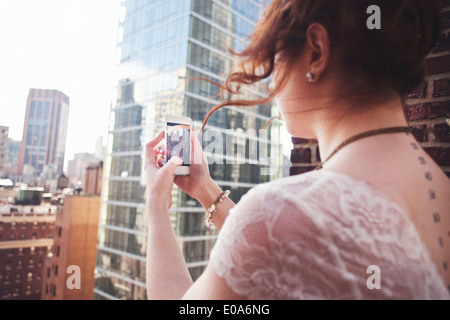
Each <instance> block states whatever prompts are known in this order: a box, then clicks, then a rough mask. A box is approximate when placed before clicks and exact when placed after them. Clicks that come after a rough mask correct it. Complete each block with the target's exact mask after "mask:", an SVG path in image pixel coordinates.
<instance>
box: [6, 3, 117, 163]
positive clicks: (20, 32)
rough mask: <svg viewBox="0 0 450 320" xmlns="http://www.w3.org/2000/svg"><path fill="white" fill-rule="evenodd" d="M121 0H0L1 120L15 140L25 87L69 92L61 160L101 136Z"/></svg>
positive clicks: (110, 87)
mask: <svg viewBox="0 0 450 320" xmlns="http://www.w3.org/2000/svg"><path fill="white" fill-rule="evenodd" d="M119 6H120V0H1V1H0V30H1V31H0V34H1V47H2V49H1V51H0V70H1V71H0V72H1V77H0V125H4V126H8V127H10V131H9V137H10V138H13V139H16V140H21V139H22V131H23V123H24V116H25V108H26V99H27V95H28V90H29V88H40V89H56V90H59V91H62V92H64V93H65V94H66V95H67V96H69V98H70V114H69V127H68V131H67V142H66V159H65V160H66V162H67V160H70V159H72V158H73V154H74V153H78V152H90V153H94V151H95V143H96V140H97V137H98V136H103V137H104V140H103V141H104V143H106V138H107V130H108V121H109V107H110V101H111V97H112V90H113V86H114V79H115V77H114V71H115V70H114V64H115V46H116V34H117V25H118V11H119Z"/></svg>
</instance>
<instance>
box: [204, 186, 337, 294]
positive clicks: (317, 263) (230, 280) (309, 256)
mask: <svg viewBox="0 0 450 320" xmlns="http://www.w3.org/2000/svg"><path fill="white" fill-rule="evenodd" d="M280 191H281V190H280ZM276 194H278V193H277V192H273V189H271V190H267V188H265V187H264V186H262V187H260V186H258V187H256V188H255V189H253V190H251V191H250V192H248V193H247V194H246V195H245V196H244V197H243V198H242V199H241V201H240V202H239V204H238V205H237V206H236V207H235V208H234V209H233V210H232V211H231V212H230V215H229V217H228V218H227V219H226V221H225V223H224V226H223V228H222V230H221V232H220V235H219V238H218V240H217V242H216V244H215V247H214V249H213V251H212V253H211V261H212V263H213V265H214V268H215V270H216V272H217V274H218V275H219V276H220V277H222V278H224V279H225V281H226V282H227V284H228V285H229V286H230V287H231V288H232V289H233V290H234V291H235V292H236V293H238V294H239V295H242V296H245V297H247V298H249V299H255V300H256V299H323V298H325V297H330V298H333V297H335V295H336V288H337V285H336V284H332V283H331V281H330V279H329V278H328V277H325V276H324V275H325V274H327V275H333V273H334V272H333V269H331V268H328V266H330V265H333V264H335V263H336V261H334V259H333V257H334V255H333V253H332V252H330V251H329V249H328V246H327V243H326V239H324V238H323V237H321V236H320V235H321V234H322V231H321V230H320V228H318V227H317V224H316V223H315V222H314V221H312V220H311V219H310V218H308V217H307V216H306V215H302V214H301V212H299V210H298V209H297V210H295V212H293V210H292V208H293V207H296V206H292V205H291V204H290V203H289V201H286V200H285V199H284V200H283V201H280V198H279V197H277V196H276ZM305 210H311V208H305ZM325 269H326V270H325ZM334 278H335V279H336V278H337V277H334ZM312 279H314V280H312ZM299 284H301V285H299ZM341 289H345V288H344V287H342V288H341Z"/></svg>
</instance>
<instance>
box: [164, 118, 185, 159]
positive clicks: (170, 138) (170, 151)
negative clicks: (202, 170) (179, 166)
mask: <svg viewBox="0 0 450 320" xmlns="http://www.w3.org/2000/svg"><path fill="white" fill-rule="evenodd" d="M190 134H191V127H190V125H189V124H184V123H175V122H167V132H166V143H167V161H169V160H170V159H171V158H172V157H179V158H180V159H182V160H183V166H189V165H190V155H191V136H190Z"/></svg>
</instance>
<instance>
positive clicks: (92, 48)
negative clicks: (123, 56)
mask: <svg viewBox="0 0 450 320" xmlns="http://www.w3.org/2000/svg"><path fill="white" fill-rule="evenodd" d="M120 2H121V0H0V30H1V32H0V34H1V44H2V45H1V47H2V50H1V51H0V70H1V71H0V72H1V77H0V125H4V126H8V127H10V131H9V137H10V138H12V139H16V140H21V139H22V131H23V123H24V116H25V109H26V99H27V95H28V90H29V89H30V88H40V89H56V90H59V91H62V92H64V93H65V94H66V95H67V96H69V98H70V113H69V127H68V131H67V141H66V157H65V162H66V163H67V161H68V160H71V159H72V158H73V154H74V153H79V152H90V153H94V151H95V143H96V140H97V138H98V137H99V136H103V137H104V140H103V142H104V143H105V144H106V140H107V131H108V122H109V107H110V102H111V97H112V90H113V86H114V85H115V83H114V81H115V75H114V72H115V68H114V66H115V57H116V49H115V47H116V39H117V26H118V20H119V18H118V16H119V7H120ZM283 131H284V130H283ZM283 133H284V132H283ZM283 138H284V139H283V140H284V141H286V142H287V143H285V146H284V147H285V149H284V151H285V152H286V153H287V154H289V152H290V149H291V147H292V145H291V143H290V137H289V136H285V137H283Z"/></svg>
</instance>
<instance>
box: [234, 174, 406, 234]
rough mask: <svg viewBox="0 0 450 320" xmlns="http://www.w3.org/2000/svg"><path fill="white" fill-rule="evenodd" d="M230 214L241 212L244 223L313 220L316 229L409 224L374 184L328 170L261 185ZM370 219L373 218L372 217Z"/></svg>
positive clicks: (251, 191) (395, 204)
mask: <svg viewBox="0 0 450 320" xmlns="http://www.w3.org/2000/svg"><path fill="white" fill-rule="evenodd" d="M232 211H233V212H230V215H233V214H234V211H236V212H239V213H238V214H239V219H240V220H241V221H242V222H244V221H247V220H248V221H249V222H250V221H252V220H255V219H257V220H262V219H269V220H273V219H278V218H279V217H280V215H283V221H285V222H286V223H288V224H289V223H291V221H290V220H288V219H286V218H285V217H286V216H287V217H291V218H292V219H295V220H296V219H298V218H299V217H302V219H307V220H310V221H311V222H312V223H314V224H315V225H321V224H324V223H326V224H332V223H334V221H340V222H342V221H356V220H364V219H372V218H373V216H376V217H377V218H378V219H384V218H387V217H389V219H391V220H393V219H394V217H395V221H391V222H392V223H397V224H405V223H407V224H408V222H407V220H408V218H407V215H406V213H405V212H404V211H403V209H402V208H401V207H400V206H399V205H398V204H397V203H396V202H394V201H392V200H391V198H389V196H388V195H386V194H385V193H383V192H381V191H378V190H375V189H374V188H372V186H371V185H370V181H369V182H366V181H358V180H355V179H353V178H352V177H350V176H347V175H344V174H341V173H336V172H332V171H327V170H320V171H312V172H308V173H304V174H302V175H297V176H291V177H286V178H281V179H277V180H274V181H271V182H267V183H263V184H260V185H258V186H256V187H254V188H253V189H251V190H250V191H249V192H248V193H247V194H246V195H244V196H243V197H242V199H241V201H240V202H239V203H238V205H237V206H236V207H235V208H234V209H233V210H232ZM369 216H370V217H369Z"/></svg>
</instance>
